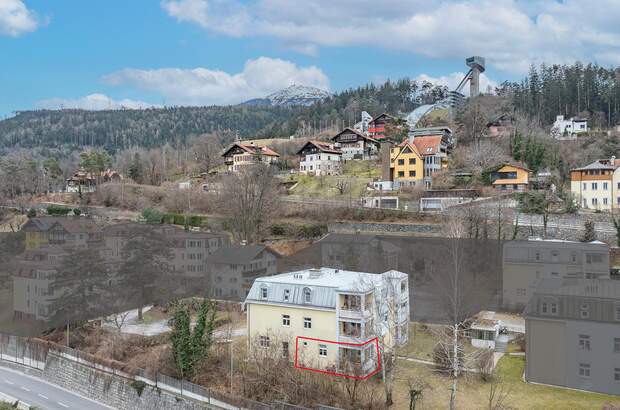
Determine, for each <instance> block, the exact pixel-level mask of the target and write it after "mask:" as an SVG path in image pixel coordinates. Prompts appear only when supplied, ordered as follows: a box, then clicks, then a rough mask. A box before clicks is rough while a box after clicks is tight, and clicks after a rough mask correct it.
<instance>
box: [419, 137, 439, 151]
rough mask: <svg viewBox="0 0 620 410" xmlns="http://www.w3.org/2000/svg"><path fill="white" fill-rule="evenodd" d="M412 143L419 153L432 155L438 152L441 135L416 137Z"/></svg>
mask: <svg viewBox="0 0 620 410" xmlns="http://www.w3.org/2000/svg"><path fill="white" fill-rule="evenodd" d="M413 144H414V145H415V146H416V148H417V149H418V151H420V154H422V155H434V154H436V153H438V152H439V150H440V148H441V135H429V136H427V137H416V138H415V139H414V140H413Z"/></svg>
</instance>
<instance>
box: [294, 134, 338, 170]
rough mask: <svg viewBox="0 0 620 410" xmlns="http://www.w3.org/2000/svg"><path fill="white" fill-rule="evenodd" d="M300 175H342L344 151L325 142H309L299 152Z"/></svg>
mask: <svg viewBox="0 0 620 410" xmlns="http://www.w3.org/2000/svg"><path fill="white" fill-rule="evenodd" d="M297 155H299V173H300V174H304V175H334V174H338V173H340V168H341V164H342V151H341V150H340V149H338V148H336V147H335V146H334V144H330V143H328V142H323V141H308V142H307V143H306V144H305V145H304V146H303V147H301V149H300V150H299V151H297Z"/></svg>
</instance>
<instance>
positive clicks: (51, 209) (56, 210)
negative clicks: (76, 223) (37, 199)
mask: <svg viewBox="0 0 620 410" xmlns="http://www.w3.org/2000/svg"><path fill="white" fill-rule="evenodd" d="M70 211H71V208H66V207H64V206H58V205H50V206H48V207H47V214H48V215H59V216H65V215H67V214H68V213H69V212H70Z"/></svg>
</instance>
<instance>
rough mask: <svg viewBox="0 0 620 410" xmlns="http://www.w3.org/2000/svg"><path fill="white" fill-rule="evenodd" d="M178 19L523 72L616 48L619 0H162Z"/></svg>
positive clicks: (607, 56) (604, 57)
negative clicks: (481, 61) (475, 60)
mask: <svg viewBox="0 0 620 410" xmlns="http://www.w3.org/2000/svg"><path fill="white" fill-rule="evenodd" d="M161 4H162V7H163V9H164V10H165V11H166V12H167V13H168V14H169V15H170V16H172V17H174V18H176V19H177V20H179V21H185V22H192V23H195V24H198V25H199V26H201V27H203V28H205V29H208V30H210V31H212V32H215V33H219V34H223V35H231V36H248V37H254V36H264V37H270V38H275V39H277V40H279V41H281V42H282V43H284V44H301V45H303V47H298V48H300V50H301V51H302V52H303V51H304V50H311V51H312V52H314V50H315V48H312V46H314V47H319V46H327V47H331V46H333V47H339V46H362V47H364V46H366V47H381V48H385V49H392V50H402V51H408V52H412V53H416V54H421V55H425V56H429V57H436V58H465V57H468V56H470V55H482V56H485V57H487V63H488V64H490V65H492V66H495V67H496V68H498V69H501V70H503V71H509V72H517V73H523V72H525V71H527V69H528V67H529V65H530V64H531V63H538V62H542V61H545V62H549V63H563V62H567V63H568V62H573V61H575V60H576V59H583V60H591V59H600V60H599V61H598V62H599V63H602V64H612V63H615V62H617V56H618V53H620V24H618V21H620V7H619V6H618V0H597V1H589V2H588V1H585V0H564V1H555V0H548V1H532V0H462V1H458V2H456V1H452V0H385V1H382V2H381V4H380V5H378V3H377V2H376V1H375V0H372V1H371V0H342V1H333V0H306V1H304V3H303V7H300V6H299V3H298V2H294V1H290V0H250V1H247V2H246V1H244V2H241V1H239V0H237V1H235V0H229V1H226V2H224V1H223V0H164V1H162V3H161Z"/></svg>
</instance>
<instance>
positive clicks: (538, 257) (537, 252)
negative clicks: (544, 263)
mask: <svg viewBox="0 0 620 410" xmlns="http://www.w3.org/2000/svg"><path fill="white" fill-rule="evenodd" d="M536 262H540V251H536Z"/></svg>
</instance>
